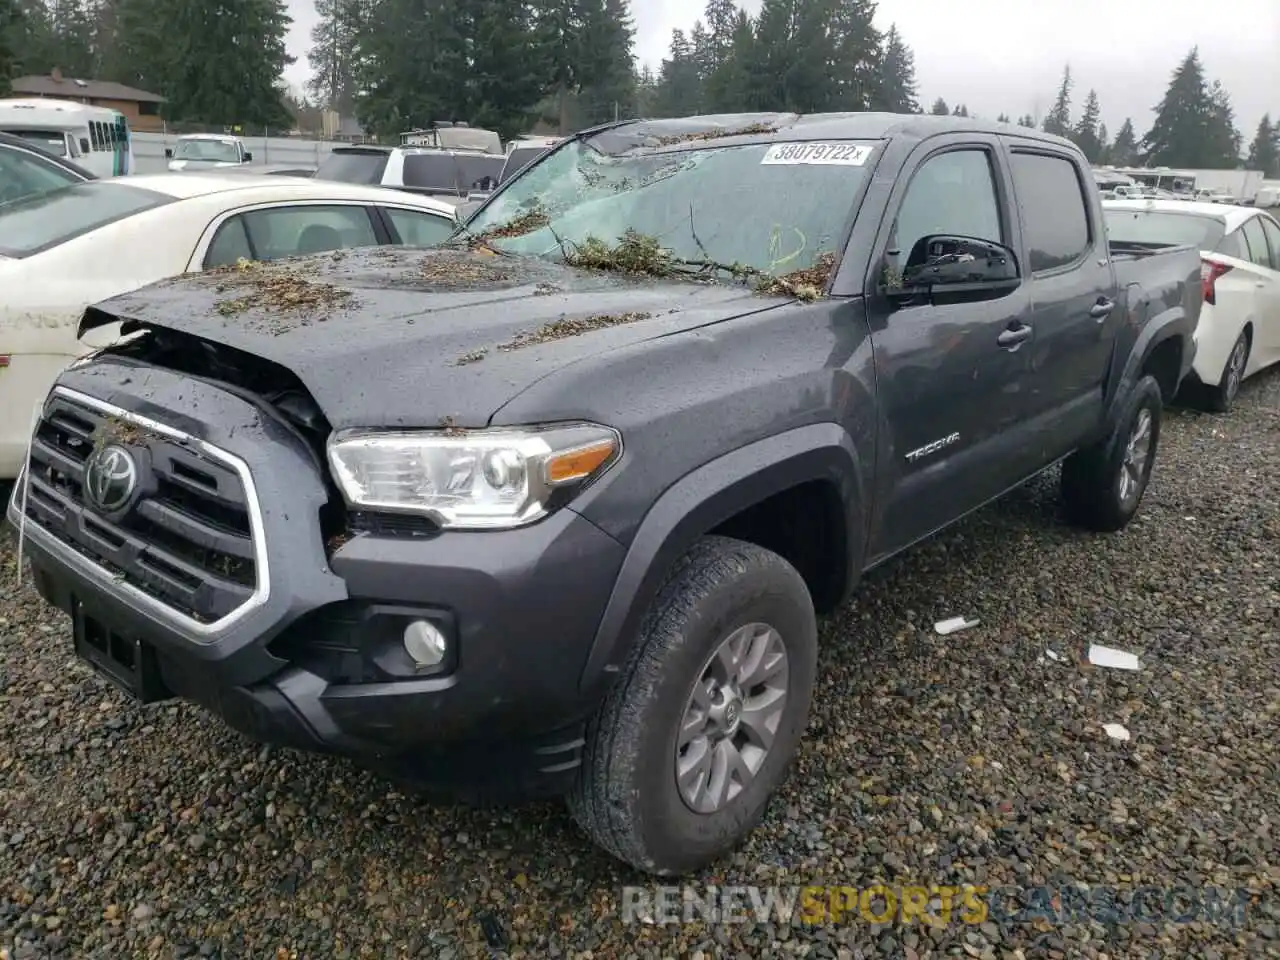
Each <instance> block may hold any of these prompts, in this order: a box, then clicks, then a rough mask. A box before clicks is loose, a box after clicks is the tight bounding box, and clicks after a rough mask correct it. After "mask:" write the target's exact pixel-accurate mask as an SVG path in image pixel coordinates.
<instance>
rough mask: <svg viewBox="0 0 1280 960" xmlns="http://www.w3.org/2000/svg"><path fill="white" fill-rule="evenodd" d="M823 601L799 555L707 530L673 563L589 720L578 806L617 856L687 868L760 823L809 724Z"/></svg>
mask: <svg viewBox="0 0 1280 960" xmlns="http://www.w3.org/2000/svg"><path fill="white" fill-rule="evenodd" d="M817 651H818V630H817V621H816V617H815V614H814V609H813V601H812V599H811V598H810V596H809V591H808V589H807V588H806V586H805V583H804V580H803V579H802V578H801V576H800V574H799V573H798V572H796V570H795V568H794V567H792V566H791V564H789V563H787V561H785V560H784V559H782V557H780V556H778V555H777V554H775V553H772V552H771V551H769V550H765V549H763V548H762V547H758V546H755V545H754V544H750V543H745V542H742V541H739V540H730V539H727V538H724V537H705V538H703V539H702V540H700V541H699V542H698V543H696V544H695V545H694V546H693V548H692V549H691V550H690V551H689V552H688V553H687V554H685V555H684V556H683V557H682V558H681V559H680V560H679V561H678V562H677V563H676V565H675V568H674V569H673V571H672V572H671V574H670V576H669V577H668V579H667V581H666V583H665V584H664V586H663V587H662V589H661V590H660V591H659V594H658V596H657V598H656V600H655V601H654V604H653V607H652V608H651V610H650V611H649V614H648V616H647V617H646V619H645V622H644V625H643V626H642V628H641V635H640V638H639V642H638V643H637V644H636V648H635V650H634V651H633V652H632V655H631V657H630V659H629V660H628V662H627V664H626V666H625V667H624V668H623V671H622V675H621V677H620V678H619V680H618V681H617V683H616V684H615V685H614V687H613V688H612V689H611V690H610V692H609V693H608V695H607V696H606V698H605V701H604V703H603V704H602V706H601V708H600V710H599V711H598V712H597V714H596V716H595V717H594V718H593V719H592V721H591V723H590V724H589V725H588V729H587V735H586V747H585V749H584V757H583V763H582V768H581V771H580V774H579V778H578V782H577V784H576V785H575V788H574V790H573V791H572V792H571V793H570V795H569V798H568V800H569V809H570V811H571V813H572V814H573V817H574V819H575V820H576V821H577V822H578V824H579V826H581V827H582V829H583V830H584V831H585V832H586V833H587V834H588V835H589V836H590V837H591V838H592V839H593V840H594V841H595V842H596V843H597V844H599V845H600V846H601V847H603V848H604V849H605V850H607V851H608V852H609V853H611V854H612V855H613V856H615V857H617V858H618V859H620V860H622V861H625V862H626V863H629V864H630V865H631V866H633V867H635V868H636V869H638V870H642V871H644V872H646V873H650V874H656V875H659V876H670V875H675V874H683V873H688V872H690V871H693V870H697V869H698V868H700V867H703V866H705V865H707V864H708V863H711V862H713V861H714V860H716V859H718V858H719V857H721V856H723V855H724V854H726V853H728V852H729V851H731V850H732V849H733V848H735V847H736V846H737V845H738V844H739V843H740V842H741V841H742V840H743V838H745V837H746V836H747V835H748V834H749V833H750V832H751V831H752V830H753V829H754V828H755V826H756V824H757V823H759V821H760V819H761V817H762V816H763V815H764V811H765V808H766V806H767V805H768V802H769V799H770V797H771V796H772V794H773V792H774V790H775V789H776V788H777V786H778V785H779V784H780V783H781V782H782V780H783V778H784V776H785V775H786V771H787V767H788V766H789V764H790V762H791V760H792V757H793V755H794V754H795V751H796V748H797V746H798V744H799V742H800V737H801V735H802V734H803V732H804V728H805V726H806V724H807V723H808V716H809V703H810V700H811V698H812V693H813V683H814V674H815V672H816V670H817Z"/></svg>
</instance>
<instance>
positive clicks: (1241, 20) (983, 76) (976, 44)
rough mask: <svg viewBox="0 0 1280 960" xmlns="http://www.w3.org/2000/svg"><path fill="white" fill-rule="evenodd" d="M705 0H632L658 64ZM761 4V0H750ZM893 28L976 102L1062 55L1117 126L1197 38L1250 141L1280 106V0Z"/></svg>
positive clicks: (1105, 7)
mask: <svg viewBox="0 0 1280 960" xmlns="http://www.w3.org/2000/svg"><path fill="white" fill-rule="evenodd" d="M701 5H702V4H701V3H699V2H698V0H631V8H632V12H633V16H634V19H635V24H636V55H637V56H638V57H639V58H640V60H641V62H644V63H648V64H650V65H652V66H653V67H654V69H655V70H656V69H657V67H658V66H659V64H660V63H661V61H662V58H663V57H664V56H665V55H666V53H667V49H668V46H669V44H670V41H671V31H672V30H673V29H675V28H683V29H688V28H689V27H690V26H692V25H693V21H694V19H695V18H696V17H697V16H698V15H699V12H700V11H699V9H698V8H699V7H700V6H701ZM744 5H745V6H746V8H747V9H748V10H749V11H750V12H751V13H756V12H757V11H758V10H759V8H760V0H746V2H745V4H744ZM289 8H290V11H291V12H292V13H293V16H294V18H295V19H294V24H293V30H292V32H291V34H290V37H289V50H290V52H291V53H292V54H294V55H295V56H296V57H297V58H298V62H297V63H295V64H294V65H293V66H292V67H290V68H289V70H288V71H287V72H286V77H287V78H288V79H289V81H290V82H291V83H293V84H295V85H301V84H302V83H304V82H305V81H306V79H307V77H308V75H309V73H310V70H309V67H308V65H307V62H306V49H307V47H308V45H309V41H308V34H309V32H310V29H311V26H312V25H313V24H314V22H315V12H314V8H313V4H312V0H289ZM894 22H896V23H897V25H898V30H899V31H900V32H901V33H902V35H903V37H904V38H905V39H906V41H907V43H908V44H909V45H910V46H911V48H912V50H914V51H915V56H916V79H917V82H918V86H919V97H920V100H921V101H922V102H923V103H924V104H925V105H926V107H927V106H928V105H929V104H931V103H932V102H933V101H934V100H935V99H936V98H938V97H942V98H943V99H945V100H946V101H947V103H949V104H951V105H952V106H954V105H955V104H957V103H964V104H966V105H967V106H968V107H969V111H970V113H977V114H981V115H983V116H989V117H995V116H997V115H998V114H1000V113H1007V114H1009V115H1010V116H1012V117H1014V118H1016V117H1018V116H1019V115H1021V114H1023V113H1032V114H1036V115H1037V116H1042V115H1043V114H1044V113H1045V112H1046V111H1047V110H1048V109H1049V106H1050V104H1051V103H1052V101H1053V97H1054V94H1055V92H1056V90H1057V86H1058V80H1059V78H1060V76H1061V73H1062V67H1063V64H1064V63H1067V62H1070V64H1071V71H1072V74H1073V75H1074V76H1075V78H1076V90H1075V95H1074V97H1073V101H1074V102H1073V114H1074V115H1075V116H1077V117H1078V116H1079V111H1080V107H1081V106H1082V105H1083V103H1084V98H1085V95H1086V94H1087V92H1088V90H1089V88H1090V87H1093V88H1095V89H1096V90H1097V91H1098V97H1099V99H1100V101H1101V104H1102V116H1103V121H1104V122H1105V123H1106V125H1107V127H1108V128H1109V129H1110V131H1111V132H1112V133H1113V134H1114V133H1115V131H1116V130H1117V129H1118V128H1119V126H1120V124H1121V123H1122V122H1123V121H1124V118H1125V117H1127V116H1129V117H1132V118H1133V122H1134V126H1135V127H1136V128H1137V131H1138V135H1139V136H1141V135H1142V134H1143V133H1145V132H1146V130H1147V129H1148V128H1149V127H1150V123H1151V118H1152V113H1151V108H1152V107H1154V106H1155V105H1156V104H1157V103H1159V102H1160V98H1161V96H1163V94H1164V90H1165V87H1166V86H1167V84H1168V81H1169V75H1170V73H1171V72H1172V70H1173V69H1174V67H1176V66H1177V64H1178V62H1179V60H1181V58H1182V57H1183V56H1185V55H1186V53H1187V51H1188V50H1189V49H1190V48H1191V46H1192V45H1193V44H1198V45H1199V47H1200V56H1201V59H1202V61H1203V62H1204V65H1205V70H1206V72H1207V74H1208V76H1209V78H1210V79H1211V80H1212V79H1214V78H1217V79H1219V80H1221V81H1222V83H1223V85H1225V86H1226V88H1227V89H1228V90H1229V91H1230V92H1231V98H1232V102H1233V104H1234V105H1235V108H1236V124H1237V126H1238V127H1239V128H1240V131H1241V133H1242V134H1243V135H1244V137H1245V142H1246V143H1248V142H1249V141H1250V140H1252V138H1253V134H1254V131H1255V129H1256V127H1257V125H1258V120H1259V119H1260V118H1261V117H1262V114H1263V113H1265V112H1268V111H1269V112H1270V113H1271V115H1272V118H1273V119H1274V118H1278V117H1280V0H1220V2H1218V3H1213V4H1206V3H1205V2H1204V0H1161V2H1159V3H1155V2H1154V0H1146V2H1137V0H1022V2H1019V3H1005V4H994V5H985V6H984V5H982V4H956V3H955V2H954V0H880V3H879V8H878V11H877V14H876V24H877V26H879V27H880V28H881V29H886V28H887V27H888V26H889V24H890V23H894Z"/></svg>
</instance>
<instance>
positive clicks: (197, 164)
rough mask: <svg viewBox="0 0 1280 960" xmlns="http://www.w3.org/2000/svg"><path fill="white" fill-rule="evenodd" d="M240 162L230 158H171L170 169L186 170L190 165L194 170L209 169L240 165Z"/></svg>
mask: <svg viewBox="0 0 1280 960" xmlns="http://www.w3.org/2000/svg"><path fill="white" fill-rule="evenodd" d="M238 166H240V164H238V163H233V162H232V161H230V160H170V161H169V169H170V170H186V169H187V168H188V167H190V168H191V169H192V170H208V169H210V168H212V167H238Z"/></svg>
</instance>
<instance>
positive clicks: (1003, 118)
mask: <svg viewBox="0 0 1280 960" xmlns="http://www.w3.org/2000/svg"><path fill="white" fill-rule="evenodd" d="M996 123H1013V121H1012V120H1010V119H1009V115H1008V114H1007V113H1002V114H1000V116H998V117H996Z"/></svg>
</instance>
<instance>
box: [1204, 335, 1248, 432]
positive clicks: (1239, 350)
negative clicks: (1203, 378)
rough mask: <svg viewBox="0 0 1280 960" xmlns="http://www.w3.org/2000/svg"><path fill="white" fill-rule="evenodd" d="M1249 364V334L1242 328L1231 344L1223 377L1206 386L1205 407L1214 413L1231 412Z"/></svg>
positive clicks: (1223, 369)
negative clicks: (1215, 382)
mask: <svg viewBox="0 0 1280 960" xmlns="http://www.w3.org/2000/svg"><path fill="white" fill-rule="evenodd" d="M1248 364H1249V334H1248V333H1247V332H1246V331H1244V330H1241V331H1240V336H1239V337H1237V338H1236V342H1235V343H1234V344H1232V346H1231V353H1230V354H1229V355H1228V356H1227V364H1226V366H1225V367H1223V368H1222V377H1221V378H1220V379H1219V380H1218V382H1217V384H1216V385H1214V386H1208V385H1206V386H1205V407H1206V408H1207V409H1208V410H1210V411H1211V412H1213V413H1229V412H1230V411H1231V408H1232V407H1233V406H1234V405H1235V402H1236V397H1237V396H1239V394H1240V384H1241V383H1242V382H1243V381H1244V370H1245V367H1246V366H1248Z"/></svg>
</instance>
